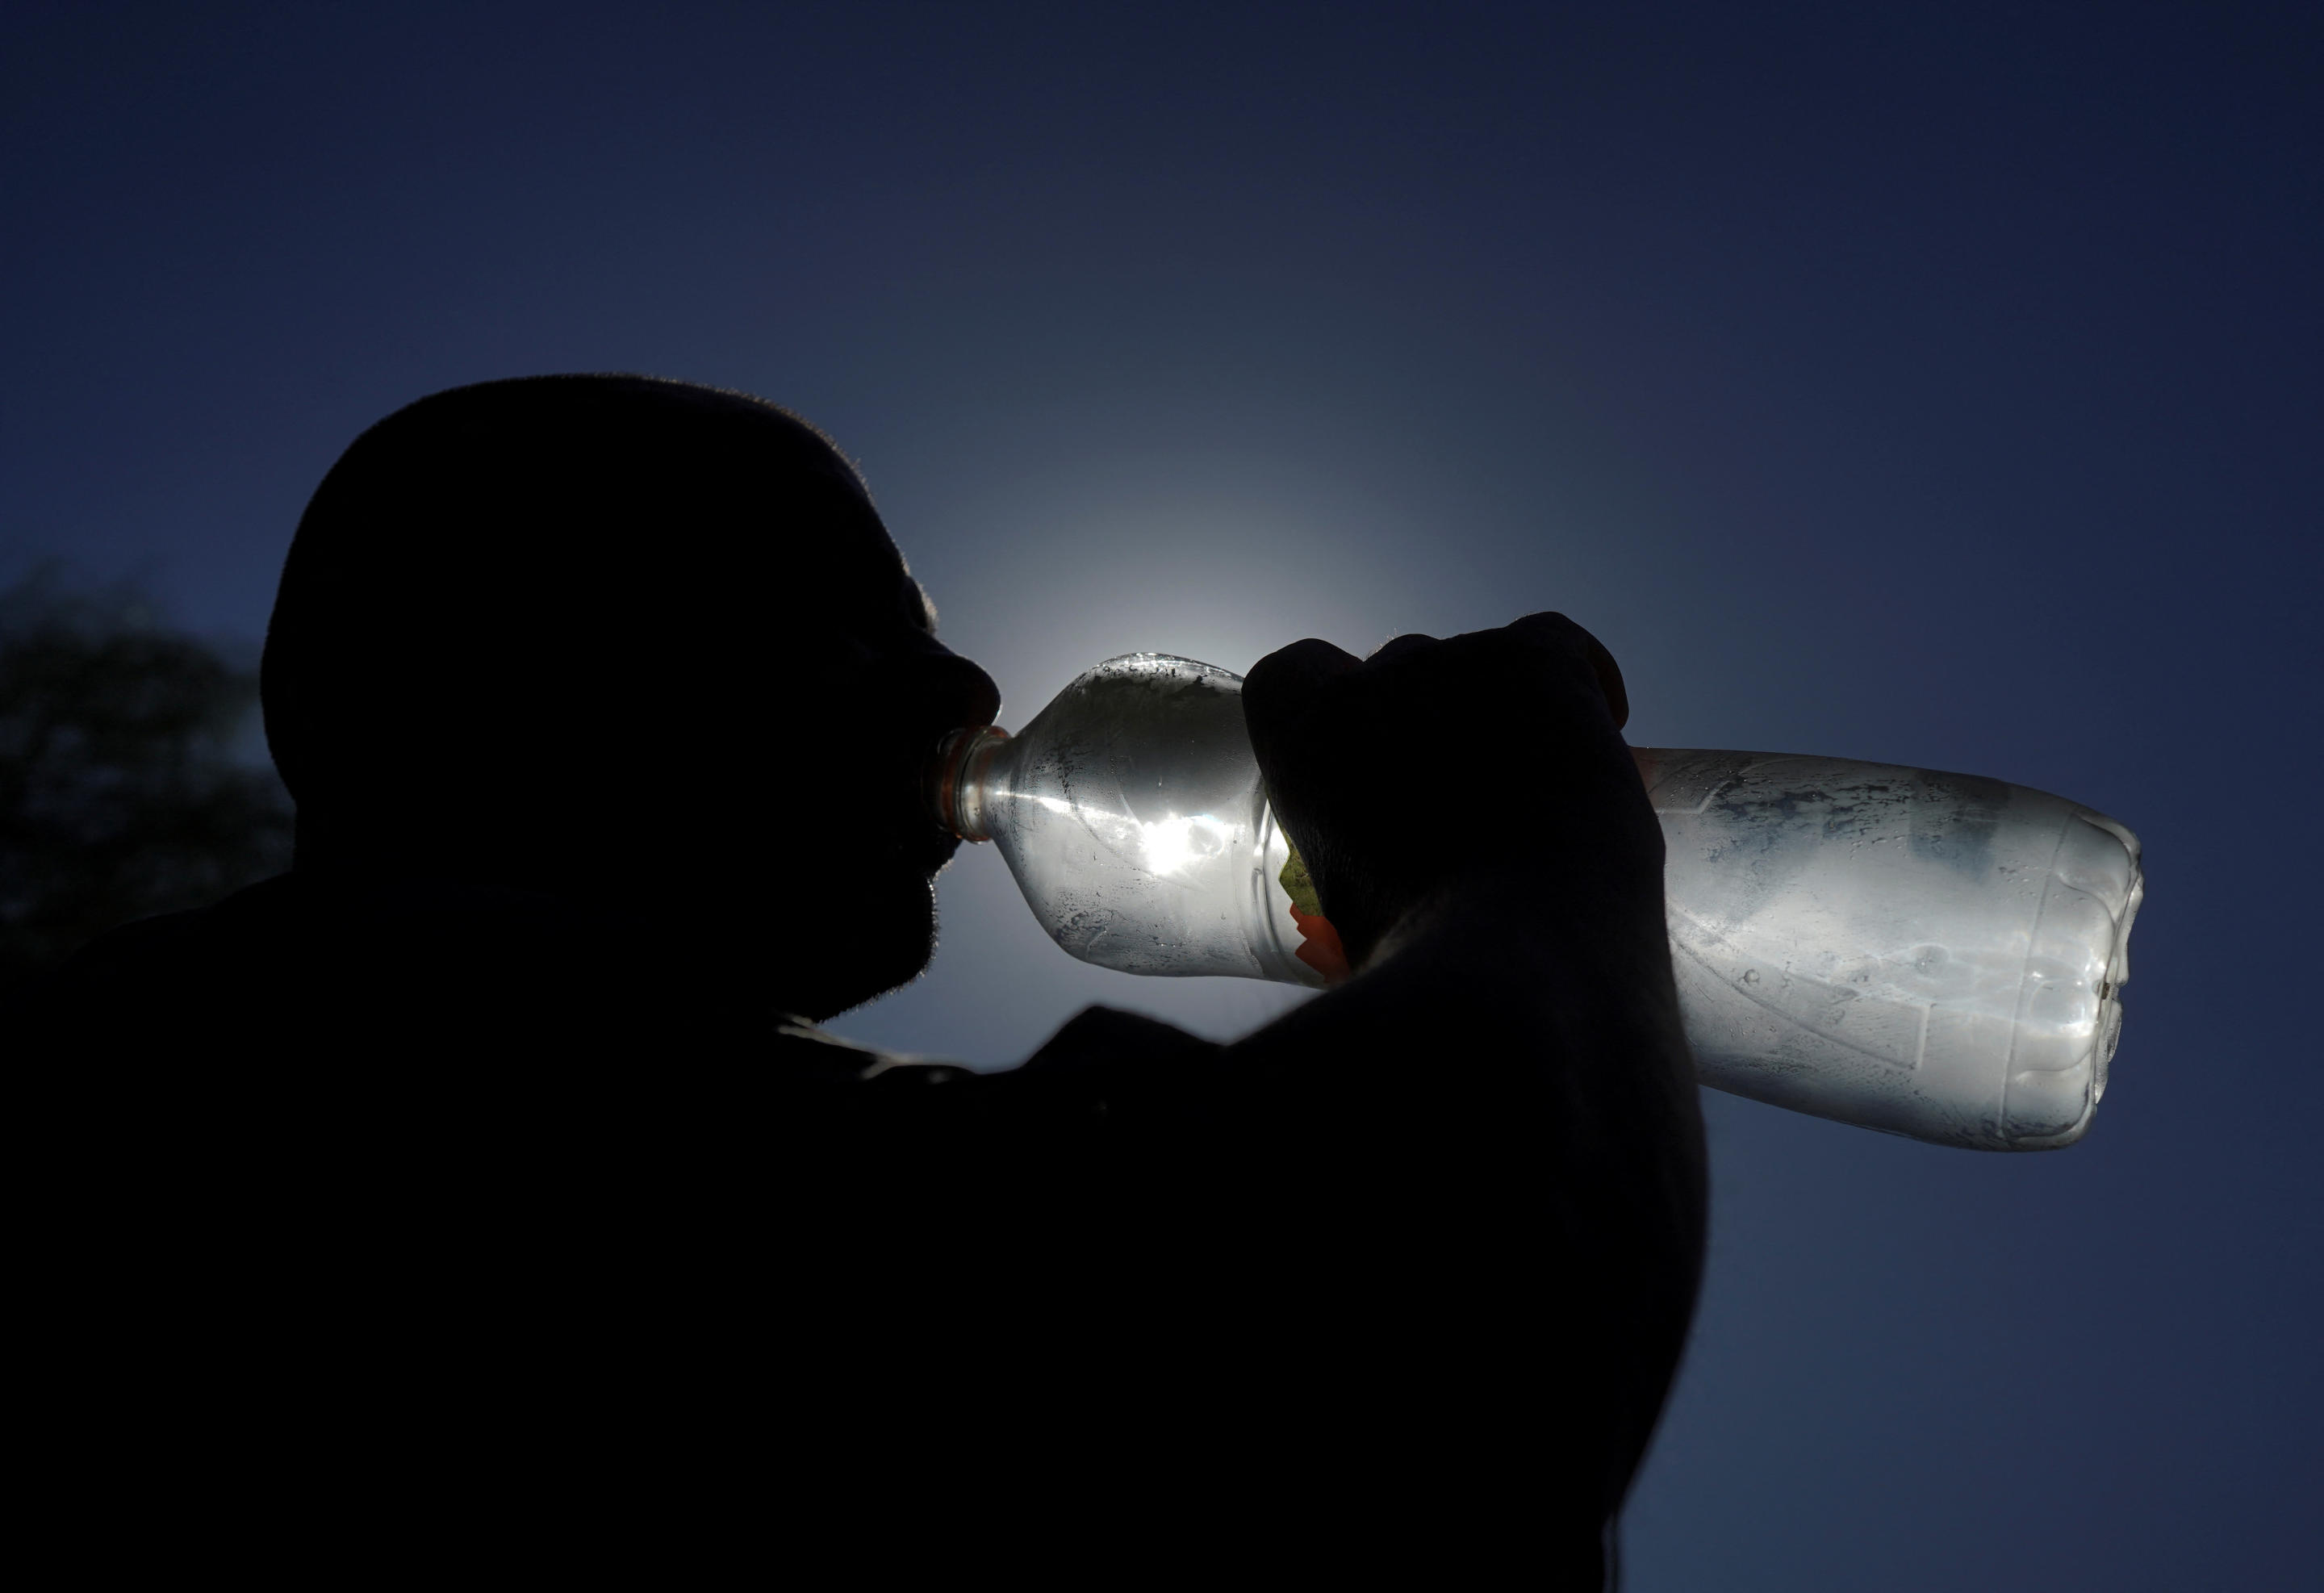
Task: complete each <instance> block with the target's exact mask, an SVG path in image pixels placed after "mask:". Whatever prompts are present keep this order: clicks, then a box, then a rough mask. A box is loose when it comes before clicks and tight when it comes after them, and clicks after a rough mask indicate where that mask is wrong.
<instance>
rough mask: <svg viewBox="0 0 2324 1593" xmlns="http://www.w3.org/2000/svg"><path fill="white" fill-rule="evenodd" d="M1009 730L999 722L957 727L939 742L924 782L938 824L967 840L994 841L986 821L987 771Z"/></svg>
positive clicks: (942, 828)
mask: <svg viewBox="0 0 2324 1593" xmlns="http://www.w3.org/2000/svg"><path fill="white" fill-rule="evenodd" d="M1008 739H1009V732H1007V731H1005V730H1003V729H1001V727H1000V726H999V725H997V724H983V725H974V726H971V727H969V728H967V729H963V730H956V731H954V732H952V733H951V734H950V735H947V736H946V737H945V739H944V740H943V741H938V742H937V743H936V756H935V757H934V758H932V759H930V760H929V761H928V772H927V778H926V779H925V781H924V782H923V789H924V794H925V795H926V796H927V805H928V814H929V816H930V817H932V818H934V819H935V820H936V827H937V828H939V829H941V830H943V831H944V832H945V833H946V834H949V835H957V836H958V837H959V838H960V839H962V840H963V841H990V840H991V839H992V834H991V831H990V830H988V829H986V828H985V825H984V774H985V770H986V769H988V768H990V767H991V762H992V755H993V754H994V753H995V752H997V751H999V750H1001V742H1003V741H1007V740H1008Z"/></svg>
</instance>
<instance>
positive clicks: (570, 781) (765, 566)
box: [263, 376, 999, 1017]
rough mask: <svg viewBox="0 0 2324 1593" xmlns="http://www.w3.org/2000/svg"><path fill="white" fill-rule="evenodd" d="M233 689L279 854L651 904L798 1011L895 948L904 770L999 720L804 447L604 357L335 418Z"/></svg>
mask: <svg viewBox="0 0 2324 1593" xmlns="http://www.w3.org/2000/svg"><path fill="white" fill-rule="evenodd" d="M263 688H264V700H265V709H266V731H267V740H268V742H269V744H270V746H271V747H272V750H273V753H274V759H275V762H276V764H277V766H278V767H279V768H280V769H281V772H282V777H283V779H284V781H285V782H286V783H287V784H288V785H289V786H290V787H291V793H292V795H293V796H296V797H297V799H298V802H299V823H300V833H299V846H300V867H301V868H302V869H309V868H311V869H329V868H334V867H386V868H394V869H399V870H420V871H427V872H441V873H446V874H452V875H457V876H462V877H467V878H475V879H489V880H493V881H495V882H498V883H503V884H509V885H515V886H519V887H522V888H526V889H538V890H544V891H548V892H550V893H553V894H557V895H562V896H567V897H571V898H576V899H583V900H589V901H595V902H600V903H607V904H610V905H613V906H616V907H623V908H626V909H629V910H632V911H635V912H641V913H647V914H651V915H653V916H656V917H657V918H658V919H659V920H661V921H662V922H663V923H664V924H665V925H666V927H667V933H668V935H670V936H672V937H677V938H678V939H680V940H683V941H689V942H693V943H695V944H696V945H697V946H698V948H699V955H700V956H701V957H702V958H703V959H704V960H705V961H707V962H718V963H726V964H730V965H731V967H732V969H733V973H734V975H735V976H736V977H737V978H740V979H742V980H743V981H746V983H747V985H748V987H749V989H750V991H751V993H752V997H753V999H755V998H757V997H759V996H763V997H764V998H765V999H768V1000H769V1001H770V1002H771V1003H774V1004H779V1005H780V1006H782V1007H784V1008H786V1009H788V1010H791V1011H797V1012H802V1013H805V1014H806V1015H807V1016H810V1017H823V1016H827V1015H829V1014H830V1013H832V1012H835V1011H839V1010H842V1009H844V1008H846V1007H849V1006H853V1005H854V1004H855V1003H857V1002H859V1001H862V1000H866V999H870V998H871V996H873V995H876V994H878V993H879V992H880V991H881V990H888V989H890V988H892V987H893V986H895V985H896V984H899V983H901V982H903V981H906V980H908V979H910V978H911V977H912V976H913V975H914V974H916V973H917V972H918V971H919V970H920V969H921V968H922V967H923V966H925V964H926V962H927V955H928V952H929V949H930V945H931V944H932V935H933V905H932V904H933V898H932V893H931V890H930V884H929V882H930V880H931V879H932V877H933V875H934V873H935V871H936V869H937V868H939V867H941V866H942V864H943V862H944V861H945V858H946V857H948V856H949V855H950V852H951V844H950V843H949V842H948V841H947V840H946V838H945V837H944V836H943V835H942V834H941V833H940V832H938V831H937V830H936V827H935V825H934V824H932V823H931V822H930V821H929V820H928V819H927V817H926V816H925V815H923V814H922V812H921V811H920V809H919V806H918V797H917V779H918V769H919V766H920V764H921V762H922V760H924V759H925V758H926V757H927V754H928V752H929V751H930V750H932V749H933V748H934V746H935V745H936V741H938V740H939V739H940V738H941V736H942V735H943V733H944V732H946V731H947V730H950V729H953V728H954V727H957V726H959V725H962V724H968V723H985V722H988V721H990V720H991V718H992V717H993V716H994V715H995V714H997V713H998V711H999V701H998V695H997V694H996V693H995V691H994V689H993V686H992V683H991V680H990V679H989V678H987V677H985V675H984V674H983V672H982V670H980V669H978V668H975V666H973V664H970V663H968V662H967V661H966V660H965V659H962V658H955V657H954V655H953V654H952V653H951V652H949V651H948V650H947V649H945V648H944V646H943V645H942V644H941V643H939V642H937V641H936V638H935V635H934V631H933V626H932V622H931V615H930V612H929V610H928V607H927V601H926V598H925V596H924V594H922V593H921V591H920V589H919V587H918V585H917V584H916V583H915V582H913V580H912V579H911V577H910V576H909V575H908V573H907V571H906V569H905V566H904V561H903V559H902V557H900V556H899V554H898V553H897V551H896V548H895V545H894V543H893V542H891V541H890V539H889V538H888V534H887V531H886V529H885V528H884V527H883V526H882V525H881V521H880V517H879V515H878V513H877V512H876V511H874V510H873V508H872V506H871V500H870V498H869V496H868V495H867V494H866V493H865V492H864V490H863V486H862V482H861V480H860V479H859V478H858V477H857V475H856V474H855V472H854V471H853V468H852V467H850V466H849V465H848V464H847V462H846V461H845V460H844V458H843V457H842V456H840V455H839V453H838V452H837V450H836V449H835V448H834V447H832V445H831V444H830V442H829V441H828V440H827V439H825V437H823V436H822V435H821V434H820V433H819V432H817V431H816V430H815V429H814V428H812V427H810V426H808V425H807V424H806V423H804V422H802V421H800V420H799V419H797V418H795V417H793V416H791V415H789V414H788V413H786V412H784V411H783V410H779V409H777V408H775V407H774V406H773V405H771V404H768V403H765V402H763V401H760V400H757V399H752V398H749V397H746V396H743V395H742V394H738V393H729V392H721V391H714V390H712V389H708V388H702V387H695V386H690V385H687V384H685V383H681V382H660V381H654V380H651V379H649V378H644V377H635V376H549V377H539V378H531V379H527V380H522V381H515V382H488V383H484V384H482V385H479V386H475V387H465V388H457V389H455V390H453V391H449V392H443V393H438V394H437V395H435V396H434V397H432V398H428V399H423V400H421V401H420V402H418V403H416V404H413V405H411V406H410V407H409V408H408V409H404V410H399V411H398V412H397V413H395V414H393V415H392V416H390V417H389V418H388V419H385V420H383V421H381V422H380V423H379V424H378V425H377V426H375V427H374V428H371V430H369V431H367V432H365V433H364V435H363V436H362V437H358V438H357V439H356V440H355V444H354V445H353V446H352V447H349V448H348V450H347V452H346V454H345V455H344V456H342V457H341V458H340V460H339V462H338V463H337V465H335V466H333V468H332V470H331V472H330V474H328V475H327V477H326V478H325V479H324V481H323V483H322V485H321V486H320V487H319V488H318V490H317V492H316V493H315V497H314V500H313V502H311V503H310V504H309V506H308V509H307V512H306V515H305V517H304V518H303V519H302V520H300V526H299V532H298V536H297V538H296V539H295V540H294V541H293V543H292V545H291V555H290V557H289V559H288V561H287V562H286V563H285V565H284V567H283V572H282V584H281V591H280V593H279V594H278V595H277V597H276V601H275V608H274V615H273V620H272V623H271V625H270V627H269V629H268V633H267V643H266V657H265V662H264V667H263Z"/></svg>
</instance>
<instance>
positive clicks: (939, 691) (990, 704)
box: [914, 652, 1001, 732]
mask: <svg viewBox="0 0 2324 1593" xmlns="http://www.w3.org/2000/svg"><path fill="white" fill-rule="evenodd" d="M915 673H916V676H917V677H918V678H916V680H915V682H914V686H915V693H914V695H916V696H918V697H919V698H920V699H921V701H922V702H924V703H925V704H927V707H928V708H930V709H932V710H936V711H937V712H936V714H934V717H937V718H941V719H942V720H943V723H942V724H941V725H938V726H936V729H937V730H938V731H939V732H942V731H952V730H959V729H961V728H963V727H964V726H968V725H979V724H991V723H992V722H993V721H994V720H996V719H998V718H1000V717H1001V688H1000V687H999V686H995V685H994V684H993V682H992V677H991V676H990V675H987V674H986V673H985V672H984V671H983V670H982V669H980V668H977V667H976V665H974V664H973V663H971V662H970V661H969V660H968V659H966V658H962V657H961V656H960V655H959V654H958V653H954V652H941V653H939V654H937V655H936V656H935V657H932V658H927V659H925V660H924V661H923V662H922V664H921V666H920V668H919V669H918V670H917V671H916V672H915Z"/></svg>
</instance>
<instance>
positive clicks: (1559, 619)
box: [1508, 612, 1630, 730]
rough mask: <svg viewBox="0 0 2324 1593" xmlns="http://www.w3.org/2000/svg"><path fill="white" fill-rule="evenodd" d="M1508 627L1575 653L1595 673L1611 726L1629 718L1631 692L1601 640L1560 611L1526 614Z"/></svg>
mask: <svg viewBox="0 0 2324 1593" xmlns="http://www.w3.org/2000/svg"><path fill="white" fill-rule="evenodd" d="M1508 629H1509V630H1510V631H1512V632H1514V633H1515V634H1517V635H1518V636H1522V637H1523V638H1525V639H1526V640H1527V641H1529V642H1533V643H1535V645H1536V646H1542V647H1547V648H1550V649H1554V650H1556V651H1558V652H1563V653H1564V654H1566V655H1567V656H1568V657H1578V658H1581V659H1582V661H1583V662H1585V663H1587V664H1588V665H1589V666H1590V668H1591V673H1592V674H1594V675H1596V676H1597V677H1598V689H1599V691H1600V692H1601V693H1603V694H1604V695H1605V698H1606V708H1607V711H1608V712H1609V713H1610V714H1612V715H1613V716H1614V728H1615V729H1616V730H1619V729H1621V728H1622V727H1623V726H1624V725H1625V724H1628V723H1629V722H1630V694H1629V691H1628V688H1627V687H1626V686H1623V684H1622V667H1621V666H1620V665H1619V664H1617V663H1616V662H1615V661H1614V655H1613V654H1612V653H1610V652H1609V651H1607V650H1606V644H1605V643H1604V642H1602V641H1600V640H1598V639H1597V638H1596V637H1594V636H1592V635H1591V634H1590V632H1589V631H1585V630H1583V629H1582V627H1581V626H1579V625H1577V624H1575V623H1574V622H1572V621H1571V620H1569V619H1567V618H1566V617H1565V616H1564V615H1563V614H1560V613H1554V612H1543V613H1538V614H1527V615H1526V617H1525V618H1524V619H1522V620H1517V621H1513V622H1511V623H1510V624H1509V626H1508Z"/></svg>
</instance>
